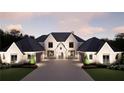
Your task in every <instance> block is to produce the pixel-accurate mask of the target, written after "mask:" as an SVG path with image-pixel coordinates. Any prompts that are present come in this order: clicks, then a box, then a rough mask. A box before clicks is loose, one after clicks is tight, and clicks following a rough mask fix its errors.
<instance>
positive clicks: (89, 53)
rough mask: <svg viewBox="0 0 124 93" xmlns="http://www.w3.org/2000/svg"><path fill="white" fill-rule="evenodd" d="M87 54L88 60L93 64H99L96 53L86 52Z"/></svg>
mask: <svg viewBox="0 0 124 93" xmlns="http://www.w3.org/2000/svg"><path fill="white" fill-rule="evenodd" d="M85 54H86V55H87V58H88V60H89V61H90V62H91V63H94V62H99V61H98V59H97V56H96V52H85ZM90 55H92V59H90V58H89V56H90Z"/></svg>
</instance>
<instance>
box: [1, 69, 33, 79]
mask: <svg viewBox="0 0 124 93" xmlns="http://www.w3.org/2000/svg"><path fill="white" fill-rule="evenodd" d="M33 70H34V68H9V69H0V81H18V80H21V79H22V78H24V77H25V76H26V75H27V74H28V73H30V72H32V71H33Z"/></svg>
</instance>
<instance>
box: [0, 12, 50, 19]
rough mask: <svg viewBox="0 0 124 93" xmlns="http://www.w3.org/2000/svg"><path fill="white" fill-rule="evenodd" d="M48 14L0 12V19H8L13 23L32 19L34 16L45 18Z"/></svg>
mask: <svg viewBox="0 0 124 93" xmlns="http://www.w3.org/2000/svg"><path fill="white" fill-rule="evenodd" d="M48 14H49V13H47V12H46V13H45V12H44V13H40V12H0V19H9V20H15V21H24V20H25V19H29V18H32V17H34V16H41V15H42V16H45V15H48Z"/></svg>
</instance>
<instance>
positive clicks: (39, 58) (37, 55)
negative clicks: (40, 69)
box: [36, 53, 42, 62]
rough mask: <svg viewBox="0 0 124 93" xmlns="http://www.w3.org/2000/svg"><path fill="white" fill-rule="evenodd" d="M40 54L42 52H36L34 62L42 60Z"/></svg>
mask: <svg viewBox="0 0 124 93" xmlns="http://www.w3.org/2000/svg"><path fill="white" fill-rule="evenodd" d="M41 55H42V53H36V62H41V61H42V59H41Z"/></svg>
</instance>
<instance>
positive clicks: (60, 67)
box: [23, 60, 93, 81]
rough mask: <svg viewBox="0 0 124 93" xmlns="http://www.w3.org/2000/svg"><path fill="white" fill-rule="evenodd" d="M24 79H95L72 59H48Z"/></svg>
mask: <svg viewBox="0 0 124 93" xmlns="http://www.w3.org/2000/svg"><path fill="white" fill-rule="evenodd" d="M41 64H43V66H41V67H39V68H37V69H36V70H34V71H33V72H31V73H30V74H28V75H27V76H26V77H24V79H23V81H90V80H93V79H92V78H91V77H90V76H89V75H88V74H87V73H86V72H85V71H84V70H83V69H81V67H80V66H79V65H77V64H78V63H75V62H70V61H63V60H61V61H60V60H59V61H48V62H46V63H41Z"/></svg>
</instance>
